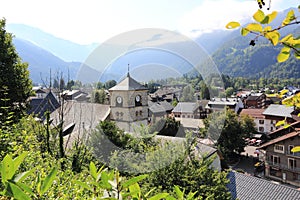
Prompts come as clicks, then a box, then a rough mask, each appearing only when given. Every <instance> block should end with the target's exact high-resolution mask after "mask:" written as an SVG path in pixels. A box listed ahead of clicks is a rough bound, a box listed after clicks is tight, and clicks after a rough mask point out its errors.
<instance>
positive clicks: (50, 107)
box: [28, 92, 60, 119]
mask: <svg viewBox="0 0 300 200" xmlns="http://www.w3.org/2000/svg"><path fill="white" fill-rule="evenodd" d="M30 107H31V109H30V110H29V111H28V113H29V114H35V115H37V117H38V118H40V119H44V118H45V116H44V114H45V112H46V111H49V112H50V113H51V112H53V111H54V110H56V109H57V108H59V107H60V104H59V102H58V101H57V99H56V98H55V97H54V95H53V93H52V92H49V93H48V94H47V96H46V97H45V98H32V99H31V102H30Z"/></svg>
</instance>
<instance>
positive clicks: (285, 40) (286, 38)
mask: <svg viewBox="0 0 300 200" xmlns="http://www.w3.org/2000/svg"><path fill="white" fill-rule="evenodd" d="M292 39H293V35H292V34H288V35H287V36H285V37H284V38H282V39H281V40H280V42H288V41H290V40H292Z"/></svg>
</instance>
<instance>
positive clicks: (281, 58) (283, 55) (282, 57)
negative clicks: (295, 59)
mask: <svg viewBox="0 0 300 200" xmlns="http://www.w3.org/2000/svg"><path fill="white" fill-rule="evenodd" d="M290 51H291V48H289V47H283V48H282V49H281V51H280V53H279V54H278V56H277V61H278V62H280V63H281V62H285V61H286V60H287V59H288V58H289V57H290Z"/></svg>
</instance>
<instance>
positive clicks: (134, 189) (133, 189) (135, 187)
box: [129, 183, 141, 198]
mask: <svg viewBox="0 0 300 200" xmlns="http://www.w3.org/2000/svg"><path fill="white" fill-rule="evenodd" d="M129 191H130V194H131V195H132V196H133V197H136V198H139V197H140V196H141V188H140V186H139V184H138V183H135V184H132V185H130V186H129Z"/></svg>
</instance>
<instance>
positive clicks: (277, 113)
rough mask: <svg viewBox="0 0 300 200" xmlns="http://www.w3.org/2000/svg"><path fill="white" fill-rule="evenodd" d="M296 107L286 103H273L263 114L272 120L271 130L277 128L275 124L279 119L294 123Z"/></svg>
mask: <svg viewBox="0 0 300 200" xmlns="http://www.w3.org/2000/svg"><path fill="white" fill-rule="evenodd" d="M293 112H294V107H293V106H290V107H289V106H285V105H276V104H271V105H270V106H269V107H268V108H267V109H266V110H265V111H264V112H263V113H262V114H263V115H264V116H265V119H266V120H270V122H271V125H270V130H271V129H272V127H273V130H275V129H276V127H275V124H276V123H277V122H278V121H282V120H286V121H287V123H293V122H295V121H296V120H295V119H294V117H293V115H292V114H293Z"/></svg>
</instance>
